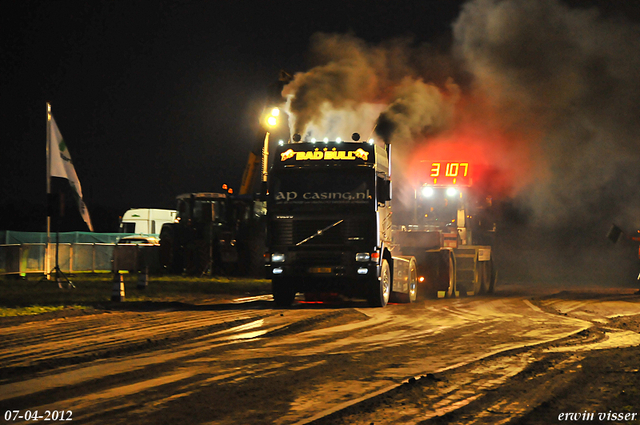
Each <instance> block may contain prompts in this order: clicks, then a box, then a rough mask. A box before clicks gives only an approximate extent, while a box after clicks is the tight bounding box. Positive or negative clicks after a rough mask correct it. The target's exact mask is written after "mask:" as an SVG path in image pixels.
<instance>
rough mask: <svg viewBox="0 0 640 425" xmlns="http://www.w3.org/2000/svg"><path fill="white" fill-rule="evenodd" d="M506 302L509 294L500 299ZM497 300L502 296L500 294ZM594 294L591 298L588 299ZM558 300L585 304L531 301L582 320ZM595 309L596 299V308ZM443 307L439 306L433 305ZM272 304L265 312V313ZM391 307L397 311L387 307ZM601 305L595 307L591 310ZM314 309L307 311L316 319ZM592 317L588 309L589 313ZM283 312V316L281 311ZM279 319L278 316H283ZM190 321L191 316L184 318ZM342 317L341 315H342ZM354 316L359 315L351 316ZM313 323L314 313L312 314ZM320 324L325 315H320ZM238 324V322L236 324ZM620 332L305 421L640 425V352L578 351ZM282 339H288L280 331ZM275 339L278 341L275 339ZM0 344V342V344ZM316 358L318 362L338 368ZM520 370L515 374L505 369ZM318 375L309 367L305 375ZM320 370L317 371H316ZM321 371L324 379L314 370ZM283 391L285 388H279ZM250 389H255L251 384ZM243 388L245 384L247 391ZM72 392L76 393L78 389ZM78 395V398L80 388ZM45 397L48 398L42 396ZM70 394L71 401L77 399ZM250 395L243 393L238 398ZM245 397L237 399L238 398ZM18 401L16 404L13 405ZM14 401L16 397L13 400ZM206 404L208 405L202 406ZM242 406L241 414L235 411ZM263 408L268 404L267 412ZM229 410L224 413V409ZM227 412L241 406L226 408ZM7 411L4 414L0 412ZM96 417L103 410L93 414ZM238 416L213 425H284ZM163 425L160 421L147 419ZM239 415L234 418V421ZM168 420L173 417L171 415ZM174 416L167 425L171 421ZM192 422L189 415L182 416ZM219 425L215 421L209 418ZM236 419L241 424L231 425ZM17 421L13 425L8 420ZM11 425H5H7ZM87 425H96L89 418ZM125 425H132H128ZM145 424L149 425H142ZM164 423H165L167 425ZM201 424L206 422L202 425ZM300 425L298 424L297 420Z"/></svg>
mask: <svg viewBox="0 0 640 425" xmlns="http://www.w3.org/2000/svg"><path fill="white" fill-rule="evenodd" d="M503 295H504V294H503ZM496 296H497V297H499V296H500V294H497V295H496ZM585 296H587V297H590V296H591V295H589V294H587V295H585ZM554 297H557V298H559V299H560V298H561V299H563V300H565V301H566V300H567V299H571V298H573V299H579V298H580V295H577V294H575V293H564V292H558V293H556V294H552V295H545V296H541V297H531V298H530V299H529V300H530V302H531V303H532V304H533V305H534V306H537V307H538V308H539V309H541V310H544V311H545V312H547V313H552V314H557V315H558V316H572V315H574V317H576V318H581V319H584V313H582V316H581V315H580V314H578V313H577V312H576V313H573V312H569V313H566V312H562V311H557V310H554V308H553V305H554V304H553V303H550V302H548V301H549V300H550V299H553V298H554ZM625 297H626V298H625V299H626V300H627V301H633V302H637V301H638V300H637V298H640V295H629V294H627V295H625ZM232 299H234V297H233V296H224V295H216V296H215V297H211V298H210V299H202V298H200V299H198V302H199V304H197V305H196V304H195V303H194V304H191V303H190V301H195V300H189V299H182V300H181V301H180V302H170V301H169V300H165V301H160V302H155V303H154V302H141V303H126V308H123V307H122V306H121V305H118V304H117V303H116V304H111V303H107V304H105V305H102V306H98V307H97V308H94V309H89V310H76V309H66V310H61V311H56V312H51V313H44V314H41V315H38V316H24V317H7V318H0V326H1V327H6V326H14V325H19V324H26V323H31V324H33V326H34V328H37V327H38V323H42V324H43V325H44V324H46V323H51V322H52V321H56V322H59V321H65V320H70V319H72V318H74V317H77V316H91V317H92V322H93V323H95V324H97V325H98V326H100V323H102V324H103V325H104V326H112V325H113V324H115V323H118V322H121V321H123V320H125V319H126V317H130V316H132V315H135V314H136V313H135V312H136V311H139V312H141V313H144V312H150V311H169V310H170V311H181V310H183V309H184V310H185V312H188V314H195V312H197V311H198V309H200V308H203V309H206V308H207V307H206V306H207V305H208V304H217V305H220V304H221V303H225V302H229V301H231V300H232ZM596 302H597V297H596V300H595V301H594V305H596V304H595V303H596ZM436 305H438V304H436ZM267 307H268V306H267ZM391 308H393V306H391ZM594 308H597V307H594ZM311 313H313V312H310V314H311ZM587 313H588V311H587ZM282 314H283V315H286V314H287V313H286V312H283V313H282ZM358 314H359V313H358V312H357V311H356V310H353V309H336V310H335V311H333V312H330V313H328V314H327V315H326V317H325V319H323V320H325V321H326V322H325V323H316V322H313V323H310V322H309V320H311V319H304V320H301V321H299V322H296V323H295V324H294V325H289V326H288V327H287V328H283V329H284V332H286V333H288V334H292V333H295V332H296V327H295V326H299V327H300V330H308V329H311V328H322V327H330V326H333V325H336V324H339V323H340V322H341V321H342V320H344V319H345V317H346V316H349V319H350V320H352V321H357V320H363V319H360V318H359V316H358V317H356V316H357V315H358ZM278 315H280V314H278ZM185 316H186V315H185ZM342 316H345V317H342ZM351 316H354V317H351ZM309 317H312V316H309ZM323 317H324V316H323ZM233 324H234V325H238V324H239V322H234V323H233ZM217 326H218V325H216V326H215V327H214V326H210V327H208V328H194V330H193V331H192V332H191V333H190V332H181V333H176V334H171V336H170V337H167V338H164V339H157V340H146V339H145V340H140V341H137V342H135V343H132V342H131V341H130V344H129V345H127V346H126V347H116V348H113V349H107V350H106V351H104V352H97V351H96V352H89V353H88V354H87V355H86V356H85V357H86V358H85V357H82V356H80V357H78V356H76V357H60V358H59V359H57V360H52V361H50V362H46V361H43V362H35V363H32V364H30V365H26V366H20V367H4V366H1V367H0V380H1V381H2V382H19V381H21V380H23V379H24V380H26V379H28V378H32V377H34V376H38V374H40V373H42V372H46V371H49V370H53V369H57V368H65V367H72V366H74V365H76V364H77V363H78V362H81V363H82V362H85V363H89V362H92V361H94V360H95V359H96V358H98V359H108V358H118V357H119V356H123V355H124V356H126V355H129V354H134V353H135V354H140V353H145V352H149V353H152V352H154V351H157V350H159V348H166V349H171V347H173V346H179V345H180V344H182V343H183V342H185V341H187V342H188V341H191V340H195V339H197V338H200V337H204V336H206V334H207V333H208V332H211V331H214V330H215V331H219V329H218V327H217ZM620 330H624V331H628V332H630V333H635V334H638V333H640V315H634V316H621V317H611V318H609V319H607V320H604V321H599V322H594V324H593V326H591V327H590V328H588V329H585V330H583V331H581V332H579V333H577V334H574V335H572V336H569V337H567V338H564V339H561V340H558V341H554V342H552V343H547V344H542V345H536V346H533V347H522V348H519V349H513V350H507V351H504V352H501V353H499V354H496V355H493V356H489V357H484V358H482V359H481V360H478V361H474V362H471V363H468V364H464V365H461V366H457V367H451V368H448V369H446V370H442V371H440V372H438V373H433V374H426V375H421V376H416V377H415V378H412V379H409V380H408V381H406V382H404V383H403V384H401V385H399V386H397V387H395V388H392V389H388V390H386V391H383V392H381V393H380V394H379V395H377V396H373V397H371V396H367V397H364V398H362V399H361V400H358V399H354V400H348V401H347V402H345V404H344V405H342V406H339V408H336V409H335V412H333V413H331V412H324V413H323V415H322V416H321V417H318V418H312V419H311V420H305V421H301V422H299V423H314V424H338V425H341V424H345V425H346V424H395V423H400V424H402V423H406V424H501V423H511V424H541V425H542V424H550V423H564V422H566V421H568V422H576V421H577V422H586V423H626V424H640V418H639V417H638V416H639V414H640V347H639V346H632V347H626V348H612V349H606V348H605V349H580V348H577V349H576V347H583V346H585V347H586V346H590V345H591V346H592V345H593V344H594V343H597V342H601V341H606V340H607V339H608V335H610V334H612V333H616V334H619V333H620V332H619V331H620ZM277 332H283V331H282V330H280V331H277ZM277 332H276V333H275V334H274V335H277ZM0 345H1V343H0ZM335 359H336V357H335V356H334V357H333V360H331V359H329V357H327V359H320V360H319V361H320V362H322V361H324V362H328V363H327V364H329V363H331V362H332V361H335ZM511 369H512V370H514V371H515V372H513V373H510V372H509V370H511ZM311 370H315V369H309V371H311ZM314 373H316V372H314ZM317 373H322V369H320V368H319V369H318V370H317ZM340 373H341V376H340V377H339V379H340V380H342V381H345V382H348V381H354V382H355V381H357V380H358V379H361V378H362V376H361V374H362V373H363V371H362V370H359V369H358V368H340ZM269 385H270V387H269V388H258V387H255V388H253V387H251V388H253V391H255V392H254V393H253V394H251V397H249V399H250V400H252V402H253V403H254V405H253V406H252V407H253V408H254V409H258V410H259V409H261V408H264V411H265V412H267V411H268V410H269V409H270V408H271V407H272V406H270V404H271V400H273V397H272V395H273V394H277V393H285V392H287V390H288V386H290V385H292V383H291V382H290V381H289V380H287V379H272V380H270V381H269ZM274 385H276V386H277V385H279V387H274ZM247 388H249V387H247ZM242 390H243V391H246V388H245V387H242ZM74 391H75V390H74ZM77 391H78V396H80V397H82V391H81V390H80V389H78V390H77ZM45 395H46V394H45ZM70 395H73V393H71V394H70ZM240 395H242V396H243V397H248V396H247V394H240ZM240 395H239V396H240ZM14 401H15V400H14ZM8 402H9V404H10V403H11V402H12V400H8ZM32 402H33V405H34V406H37V405H40V404H44V403H46V402H48V401H47V399H46V397H43V398H42V399H41V400H33V401H32ZM202 403H208V401H207V400H202ZM9 404H7V402H2V403H0V407H1V408H2V412H4V411H5V410H6V409H10V408H11V406H10V405H9ZM231 406H236V407H233V408H232V407H231ZM261 406H262V407H261ZM222 407H224V406H221V408H222ZM229 407H230V408H232V410H233V409H239V408H238V407H237V405H234V404H230V405H229ZM0 413H1V412H0ZM96 413H97V412H96ZM237 413H238V414H234V412H233V411H230V412H226V413H225V414H226V416H225V417H224V420H221V421H219V422H218V421H216V420H213V421H212V422H209V423H282V422H278V420H279V419H278V418H277V417H276V416H268V415H267V416H265V417H264V419H262V420H258V419H256V417H255V416H254V417H253V419H251V422H246V420H247V417H251V416H246V415H244V416H243V415H242V414H240V413H241V412H240V411H238V412H237ZM152 417H155V418H156V420H160V422H158V423H162V420H161V419H162V417H161V416H157V415H156V416H154V415H153V414H151V416H149V417H148V418H147V419H151V418H152ZM118 418H119V416H117V414H115V415H114V416H111V417H110V419H111V422H113V423H119V422H118ZM234 418H235V419H234ZM166 419H168V418H166ZM173 419H175V418H171V420H172V421H173ZM185 419H186V418H185ZM212 419H213V418H212ZM234 421H235V422H234ZM9 422H11V421H9ZM9 422H7V421H5V423H9ZM91 423H99V420H98V419H97V418H92V422H91ZM123 423H132V422H130V421H127V422H123ZM144 423H151V422H149V421H145V422H144ZM167 423H168V422H167ZM197 423H208V422H206V421H204V422H203V421H198V422H197ZM296 423H297V422H296Z"/></svg>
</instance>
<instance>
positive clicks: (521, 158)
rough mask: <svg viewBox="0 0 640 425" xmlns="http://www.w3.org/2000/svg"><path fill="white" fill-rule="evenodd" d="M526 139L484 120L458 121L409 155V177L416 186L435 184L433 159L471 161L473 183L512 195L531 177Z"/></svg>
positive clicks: (444, 161)
mask: <svg viewBox="0 0 640 425" xmlns="http://www.w3.org/2000/svg"><path fill="white" fill-rule="evenodd" d="M523 139H524V138H522V136H521V135H518V134H507V133H506V132H505V131H501V130H499V129H496V128H490V126H489V125H487V124H483V123H477V122H468V123H466V124H459V125H458V127H457V128H456V129H454V130H452V131H450V132H447V133H442V134H439V135H437V136H434V137H431V138H427V139H425V140H424V141H422V142H421V143H418V144H417V146H416V148H415V149H414V150H413V152H412V153H411V155H410V156H409V157H410V158H411V159H410V160H409V164H408V173H407V177H408V178H409V179H410V181H411V182H412V184H413V185H414V187H417V186H421V185H422V184H424V183H431V184H433V183H434V182H433V177H430V174H432V168H433V165H432V164H433V162H434V161H435V162H438V161H439V162H441V163H443V164H444V163H447V162H456V163H469V176H468V177H469V179H470V182H469V183H470V184H471V185H472V186H474V187H476V188H478V189H480V190H482V191H483V192H484V193H487V194H491V195H493V196H509V195H513V193H514V192H515V191H517V190H518V189H519V188H521V187H522V186H524V185H526V184H527V183H529V181H530V179H531V168H532V165H531V159H530V158H531V156H530V150H529V148H528V144H527V143H525V142H524V140H523ZM439 183H442V184H445V183H447V182H444V181H441V182H438V184H439ZM458 183H461V182H458ZM461 184H464V183H461Z"/></svg>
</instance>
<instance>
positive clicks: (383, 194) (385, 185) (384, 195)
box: [377, 179, 391, 203]
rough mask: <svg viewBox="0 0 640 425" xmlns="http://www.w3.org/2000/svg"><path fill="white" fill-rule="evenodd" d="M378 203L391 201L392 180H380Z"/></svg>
mask: <svg viewBox="0 0 640 425" xmlns="http://www.w3.org/2000/svg"><path fill="white" fill-rule="evenodd" d="M377 195H378V202H380V203H384V202H387V201H390V200H391V180H384V179H379V180H378V193H377Z"/></svg>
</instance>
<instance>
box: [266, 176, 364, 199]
mask: <svg viewBox="0 0 640 425" xmlns="http://www.w3.org/2000/svg"><path fill="white" fill-rule="evenodd" d="M374 176H375V174H374V172H373V169H371V168H367V167H359V168H358V169H348V170H346V169H339V168H323V169H309V168H305V169H289V170H281V171H280V172H279V173H277V175H276V174H272V175H271V188H270V191H269V196H270V200H271V202H272V205H274V206H281V207H286V206H294V205H309V206H316V207H317V206H319V205H323V206H330V205H336V206H339V205H343V206H350V207H351V206H355V205H363V206H364V205H369V204H371V203H373V200H374V197H375V186H374V181H375V180H374Z"/></svg>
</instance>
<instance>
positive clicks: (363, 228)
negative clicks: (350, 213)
mask: <svg viewBox="0 0 640 425" xmlns="http://www.w3.org/2000/svg"><path fill="white" fill-rule="evenodd" d="M338 220H339V219H331V220H327V219H321V220H296V219H293V220H276V221H274V222H273V226H272V229H273V235H272V241H273V243H274V244H276V245H288V246H291V245H295V244H297V243H299V242H302V241H303V240H305V239H307V238H309V237H311V236H314V235H315V236H314V237H312V238H311V239H309V240H307V241H306V242H305V243H304V244H303V245H305V246H315V245H343V244H344V243H345V242H348V241H357V240H364V239H367V238H369V232H370V225H369V223H368V222H367V221H364V220H357V219H345V220H344V221H343V222H342V223H340V224H338V225H336V226H334V227H331V228H329V229H327V230H325V231H324V232H323V233H322V234H321V235H318V230H322V229H325V228H326V227H328V226H331V225H332V224H334V223H335V222H336V221H338Z"/></svg>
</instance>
